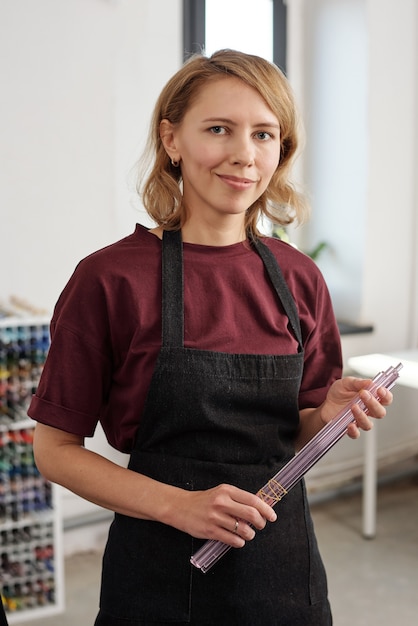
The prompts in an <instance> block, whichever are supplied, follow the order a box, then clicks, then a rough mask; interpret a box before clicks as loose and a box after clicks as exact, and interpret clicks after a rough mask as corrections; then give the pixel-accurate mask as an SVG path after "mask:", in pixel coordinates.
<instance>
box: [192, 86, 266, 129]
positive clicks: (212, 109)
mask: <svg viewBox="0 0 418 626" xmlns="http://www.w3.org/2000/svg"><path fill="white" fill-rule="evenodd" d="M227 112H228V115H226V113H227ZM231 113H234V114H235V115H237V116H239V115H243V114H247V115H258V116H262V117H263V118H265V119H266V120H271V121H272V122H275V123H277V117H276V115H275V114H274V112H273V111H272V110H271V108H270V107H269V106H268V104H267V102H266V101H265V100H264V98H263V97H262V96H261V94H260V93H259V92H258V91H257V90H256V89H254V87H251V86H250V85H248V84H247V83H245V82H244V81H243V80H241V79H240V78H237V77H235V76H225V77H220V78H215V79H212V80H210V81H208V82H207V83H205V84H204V85H202V86H201V87H200V89H199V90H198V91H197V93H196V94H195V97H194V98H193V100H192V102H191V103H190V106H189V107H188V110H187V112H186V115H206V114H207V115H210V116H211V117H216V116H219V117H229V115H230V114H231Z"/></svg>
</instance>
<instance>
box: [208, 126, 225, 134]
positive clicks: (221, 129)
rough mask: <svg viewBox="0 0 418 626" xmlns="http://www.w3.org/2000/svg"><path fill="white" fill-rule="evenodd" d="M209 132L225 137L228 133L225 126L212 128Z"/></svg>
mask: <svg viewBox="0 0 418 626" xmlns="http://www.w3.org/2000/svg"><path fill="white" fill-rule="evenodd" d="M209 130H210V132H211V133H213V134H214V135H224V134H225V133H226V129H225V128H224V127H223V126H211V127H210V129H209Z"/></svg>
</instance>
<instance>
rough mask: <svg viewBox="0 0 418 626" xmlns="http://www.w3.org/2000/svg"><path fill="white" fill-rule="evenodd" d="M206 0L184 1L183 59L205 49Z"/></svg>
mask: <svg viewBox="0 0 418 626" xmlns="http://www.w3.org/2000/svg"><path fill="white" fill-rule="evenodd" d="M205 15H206V6H205V0H183V57H184V60H186V59H187V58H188V57H189V56H190V55H191V54H193V53H195V52H202V50H204V48H205V38H206V37H205V22H206V19H205Z"/></svg>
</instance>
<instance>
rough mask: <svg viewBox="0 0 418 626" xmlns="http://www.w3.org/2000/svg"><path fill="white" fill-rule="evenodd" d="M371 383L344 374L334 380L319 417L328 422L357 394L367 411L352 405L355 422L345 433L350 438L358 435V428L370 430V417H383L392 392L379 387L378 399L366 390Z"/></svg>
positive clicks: (391, 398)
mask: <svg viewBox="0 0 418 626" xmlns="http://www.w3.org/2000/svg"><path fill="white" fill-rule="evenodd" d="M371 383H372V381H371V380H368V379H364V378H355V377H354V376H346V377H345V378H342V379H340V380H337V381H335V382H334V383H333V384H332V385H331V387H330V389H329V391H328V394H327V397H326V400H325V402H324V404H323V405H322V407H321V418H322V420H323V421H324V423H327V422H329V421H330V420H331V419H332V418H333V417H335V416H336V415H337V414H338V413H339V411H341V410H342V409H343V408H344V407H345V406H346V405H347V404H349V403H350V402H351V401H353V400H354V399H355V397H356V396H357V394H359V395H360V398H361V400H362V401H363V402H364V404H365V405H366V407H367V411H368V412H367V413H365V412H364V411H363V410H362V409H361V407H360V406H359V405H358V404H354V405H353V407H352V412H353V415H354V417H355V422H353V423H352V424H350V426H349V427H348V430H347V434H348V435H349V436H350V437H351V438H352V439H357V437H359V436H360V430H370V429H371V428H372V427H373V422H372V420H371V418H382V417H384V416H385V415H386V409H385V407H386V406H388V405H389V404H391V402H392V400H393V396H392V393H391V392H390V391H389V390H388V389H386V388H385V387H379V389H378V390H377V395H378V398H379V399H377V398H375V397H374V396H372V394H371V393H370V392H369V391H368V388H369V387H370V385H371Z"/></svg>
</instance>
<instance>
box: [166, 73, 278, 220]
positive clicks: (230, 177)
mask: <svg viewBox="0 0 418 626" xmlns="http://www.w3.org/2000/svg"><path fill="white" fill-rule="evenodd" d="M166 131H167V134H166V136H165V138H164V135H165V132H166ZM161 135H162V138H163V141H164V145H165V146H166V149H167V152H168V153H169V155H170V157H171V158H172V159H175V160H180V161H181V163H180V167H181V173H182V178H183V198H184V203H185V206H186V207H187V210H188V214H189V215H190V216H191V217H193V216H196V215H198V214H199V215H200V216H202V217H204V216H206V217H207V218H208V219H212V218H216V217H221V216H222V217H225V216H227V215H235V216H236V215H240V216H242V219H244V215H245V211H246V210H247V209H248V207H249V206H251V205H252V204H253V202H254V201H255V200H257V198H259V197H260V196H261V194H262V193H263V192H264V191H265V189H266V188H267V186H268V184H269V182H270V179H271V177H272V175H273V174H274V172H275V170H276V168H277V166H278V163H279V158H280V127H279V120H278V119H277V117H276V116H275V114H274V113H273V111H272V110H271V109H270V108H269V107H268V105H267V104H266V102H265V101H264V100H263V98H262V97H261V96H260V94H259V93H258V92H257V91H256V90H255V89H253V88H252V87H250V86H248V85H247V84H245V83H244V82H243V81H241V80H240V79H238V78H235V77H230V78H229V77H228V78H220V79H219V80H214V81H212V82H209V83H208V84H207V85H206V86H204V87H203V88H202V89H201V90H200V92H199V94H198V96H197V98H196V99H195V100H194V101H193V104H192V105H191V107H190V108H189V109H188V111H187V112H186V114H185V116H184V118H183V120H182V122H181V123H180V124H179V125H178V126H173V125H171V124H170V123H169V122H167V121H163V122H162V127H161ZM168 148H169V149H168ZM170 150H171V151H170Z"/></svg>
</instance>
